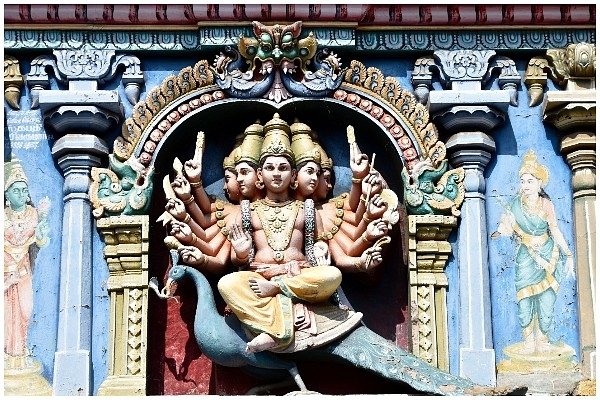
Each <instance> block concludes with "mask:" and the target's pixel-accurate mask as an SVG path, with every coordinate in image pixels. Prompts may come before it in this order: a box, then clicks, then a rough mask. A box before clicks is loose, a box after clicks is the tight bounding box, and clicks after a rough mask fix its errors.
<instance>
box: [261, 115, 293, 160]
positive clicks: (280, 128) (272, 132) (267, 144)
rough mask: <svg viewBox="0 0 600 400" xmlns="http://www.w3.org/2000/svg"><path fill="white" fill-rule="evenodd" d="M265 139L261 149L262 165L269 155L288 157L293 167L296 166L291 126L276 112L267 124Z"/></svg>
mask: <svg viewBox="0 0 600 400" xmlns="http://www.w3.org/2000/svg"><path fill="white" fill-rule="evenodd" d="M264 134H265V137H264V140H263V143H262V147H261V149H260V163H259V165H261V166H262V164H263V163H264V161H265V159H266V158H267V157H268V156H282V157H286V158H287V159H288V160H289V162H290V165H291V166H292V168H295V167H296V164H295V160H294V152H293V151H292V147H291V144H290V126H289V125H288V123H287V122H285V121H284V120H282V119H281V118H279V114H277V113H275V114H274V115H273V119H271V120H270V121H269V122H267V123H266V124H265V127H264Z"/></svg>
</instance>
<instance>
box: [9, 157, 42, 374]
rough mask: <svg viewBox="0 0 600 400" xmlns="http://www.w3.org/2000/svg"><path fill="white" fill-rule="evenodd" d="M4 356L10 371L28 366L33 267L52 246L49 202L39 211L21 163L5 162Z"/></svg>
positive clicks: (14, 161) (40, 207)
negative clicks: (48, 220)
mask: <svg viewBox="0 0 600 400" xmlns="http://www.w3.org/2000/svg"><path fill="white" fill-rule="evenodd" d="M4 198H5V202H6V206H5V208H4V353H5V360H6V357H7V358H8V365H6V364H5V367H6V366H8V368H23V367H25V366H26V363H27V356H28V349H27V328H28V327H29V320H30V318H31V313H32V310H33V287H32V277H33V267H34V265H35V259H36V256H37V252H38V250H39V248H41V247H45V246H47V245H48V243H49V238H48V233H49V231H50V227H49V226H48V222H47V220H46V218H47V216H48V211H49V210H48V209H49V206H50V202H49V200H48V198H44V199H43V200H42V201H40V204H39V206H38V209H37V210H36V209H35V208H34V207H33V205H32V202H31V198H30V196H29V182H28V179H27V177H26V176H25V172H24V170H23V168H22V167H21V164H20V162H19V161H18V160H13V161H10V162H6V163H4Z"/></svg>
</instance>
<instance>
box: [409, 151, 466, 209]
mask: <svg viewBox="0 0 600 400" xmlns="http://www.w3.org/2000/svg"><path fill="white" fill-rule="evenodd" d="M464 178H465V171H464V170H463V169H462V168H456V169H452V170H448V161H447V160H444V161H442V163H441V164H440V166H439V167H437V168H435V167H434V166H433V165H432V163H431V161H430V160H429V159H426V160H424V161H421V162H419V163H417V164H416V165H415V167H414V168H413V170H412V172H410V173H409V172H408V170H407V169H406V168H405V169H404V170H402V181H403V182H404V201H405V203H406V209H407V211H408V212H409V213H410V214H417V215H426V214H441V215H453V216H459V215H460V211H459V209H460V206H461V205H462V202H463V201H464V198H465V184H464V182H463V180H464Z"/></svg>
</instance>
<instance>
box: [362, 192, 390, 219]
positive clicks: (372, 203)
mask: <svg viewBox="0 0 600 400" xmlns="http://www.w3.org/2000/svg"><path fill="white" fill-rule="evenodd" d="M385 210H387V204H386V202H385V200H383V198H382V197H381V195H380V194H379V193H377V194H375V195H373V197H371V199H370V200H369V204H367V210H366V211H365V214H366V217H367V218H368V219H371V220H372V219H376V218H380V217H381V216H382V215H383V213H384V212H385Z"/></svg>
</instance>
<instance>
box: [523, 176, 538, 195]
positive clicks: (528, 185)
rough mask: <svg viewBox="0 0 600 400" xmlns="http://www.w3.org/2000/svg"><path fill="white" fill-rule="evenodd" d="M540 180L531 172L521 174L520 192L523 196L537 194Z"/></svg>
mask: <svg viewBox="0 0 600 400" xmlns="http://www.w3.org/2000/svg"><path fill="white" fill-rule="evenodd" d="M541 188H542V181H541V180H539V179H538V178H536V177H535V176H533V175H531V174H523V175H521V193H523V194H524V195H525V196H539V194H540V190H541Z"/></svg>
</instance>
